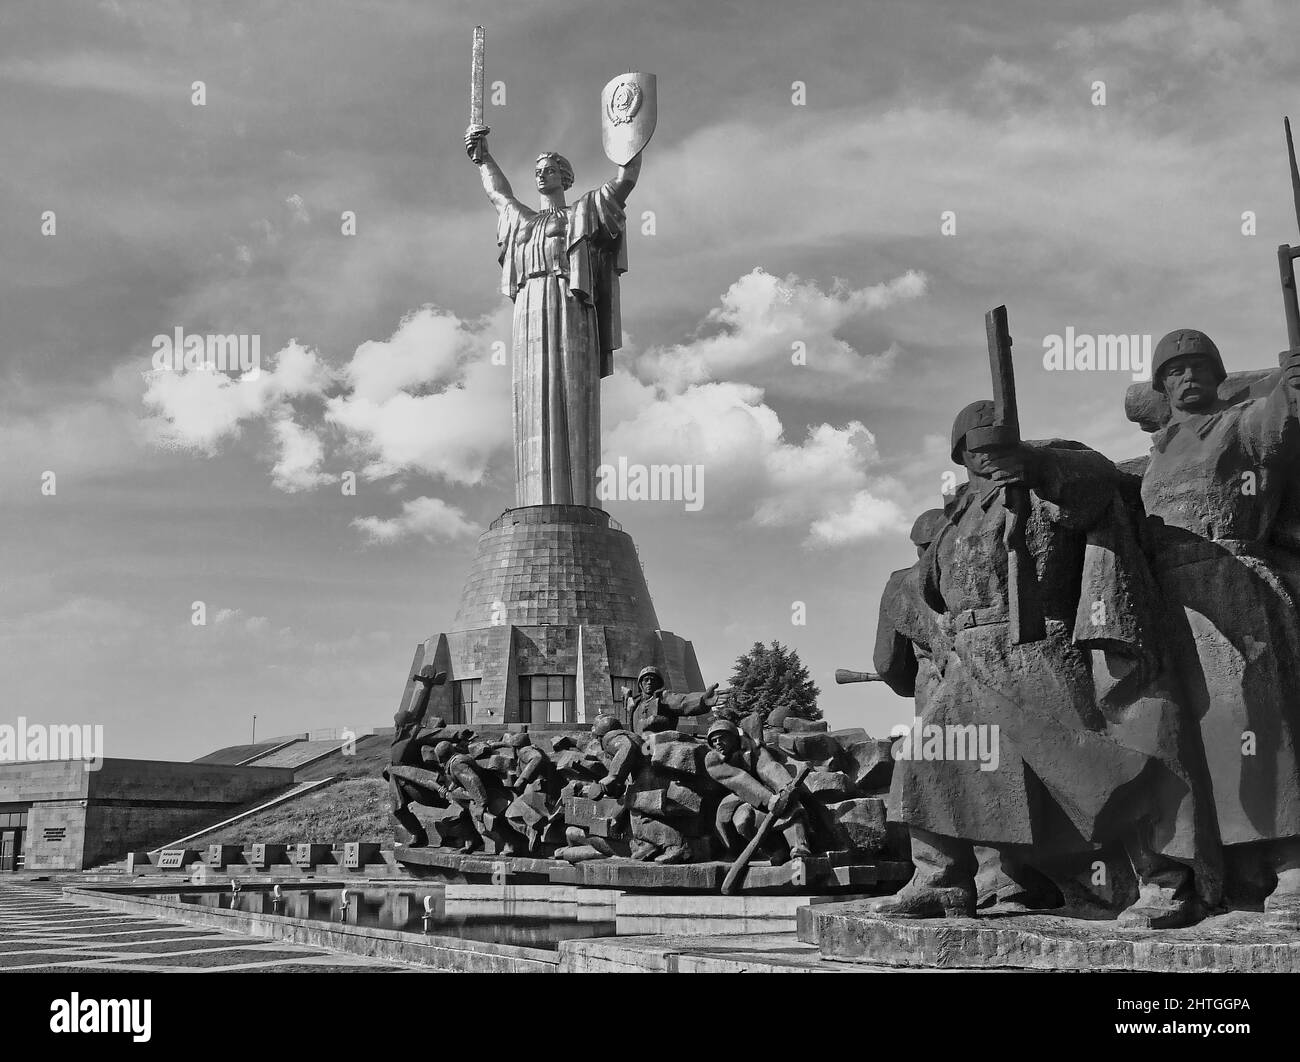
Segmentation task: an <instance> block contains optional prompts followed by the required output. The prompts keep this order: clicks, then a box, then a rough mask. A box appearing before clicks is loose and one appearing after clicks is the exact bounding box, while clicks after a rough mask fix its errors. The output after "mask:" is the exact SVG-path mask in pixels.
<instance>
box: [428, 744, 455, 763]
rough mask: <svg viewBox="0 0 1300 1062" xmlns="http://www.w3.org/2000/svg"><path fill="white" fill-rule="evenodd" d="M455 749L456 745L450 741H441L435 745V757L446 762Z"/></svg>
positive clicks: (440, 761)
mask: <svg viewBox="0 0 1300 1062" xmlns="http://www.w3.org/2000/svg"><path fill="white" fill-rule="evenodd" d="M455 751H456V749H455V746H453V745H452V743H451V742H450V741H439V742H438V744H436V745H434V746H433V758H434V759H435V760H437V761H438V762H439V763H446V762H447V761H448V760H449V759H451V757H452V754H453V753H455Z"/></svg>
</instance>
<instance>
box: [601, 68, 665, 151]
mask: <svg viewBox="0 0 1300 1062" xmlns="http://www.w3.org/2000/svg"><path fill="white" fill-rule="evenodd" d="M600 114H601V128H600V132H601V139H602V140H603V142H604V145H605V154H606V156H607V157H608V158H609V160H610V162H613V163H614V164H615V165H618V166H626V165H627V164H628V163H629V162H631V161H632V159H633V157H634V156H635V155H636V153H637V152H638V151H640V150H641V149H642V148H643V147H645V146H646V144H648V143H649V142H650V137H651V136H653V135H654V131H655V122H656V121H657V120H658V118H659V106H658V99H657V97H656V92H655V76H654V74H635V73H630V74H619V75H618V77H616V78H614V79H613V80H612V81H610V83H609V84H608V85H606V86H605V88H604V90H603V91H602V92H601V94H600Z"/></svg>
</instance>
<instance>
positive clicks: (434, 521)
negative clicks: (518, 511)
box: [352, 498, 479, 545]
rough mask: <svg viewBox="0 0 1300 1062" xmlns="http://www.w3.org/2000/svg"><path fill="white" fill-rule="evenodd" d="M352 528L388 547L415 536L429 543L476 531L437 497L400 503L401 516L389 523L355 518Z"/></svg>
mask: <svg viewBox="0 0 1300 1062" xmlns="http://www.w3.org/2000/svg"><path fill="white" fill-rule="evenodd" d="M352 526H353V527H355V528H358V529H359V530H361V531H362V532H364V533H365V535H366V537H367V538H368V539H369V540H370V541H371V542H372V543H375V544H377V545H390V544H391V543H394V542H400V541H401V540H403V539H406V538H410V537H412V536H413V535H419V536H421V537H423V538H426V539H428V540H429V541H430V542H432V541H435V540H437V539H455V538H464V537H466V536H469V535H474V534H477V533H478V531H479V528H477V527H475V526H474V525H473V524H471V523H470V522H469V521H468V520H466V519H465V514H464V513H462V512H461V511H460V510H459V509H457V508H455V507H454V506H451V505H448V504H447V503H446V502H444V501H443V500H442V499H441V498H415V499H413V500H411V501H407V502H403V503H402V515H401V516H397V517H394V518H393V519H391V520H384V519H381V518H380V517H377V516H363V517H358V518H357V519H355V520H353V521H352Z"/></svg>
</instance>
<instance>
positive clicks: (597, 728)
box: [591, 715, 623, 741]
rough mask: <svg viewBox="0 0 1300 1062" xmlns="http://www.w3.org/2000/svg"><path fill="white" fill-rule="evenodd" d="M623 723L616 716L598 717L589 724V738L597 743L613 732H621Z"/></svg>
mask: <svg viewBox="0 0 1300 1062" xmlns="http://www.w3.org/2000/svg"><path fill="white" fill-rule="evenodd" d="M622 729H623V723H622V722H621V721H620V720H619V718H618V717H617V716H613V715H598V716H596V718H595V720H594V721H593V722H592V724H591V736H592V737H594V738H595V739H596V740H597V741H599V740H600V739H601V738H603V737H604V736H605V735H606V734H609V733H612V732H613V731H615V730H622Z"/></svg>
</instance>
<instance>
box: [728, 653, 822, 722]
mask: <svg viewBox="0 0 1300 1062" xmlns="http://www.w3.org/2000/svg"><path fill="white" fill-rule="evenodd" d="M820 693H821V690H819V689H818V688H817V686H816V685H815V684H814V683H813V680H812V679H811V678H810V677H809V676H808V669H807V668H806V667H804V665H803V662H802V661H801V660H800V659H799V654H798V653H797V652H796V651H795V650H793V649H790V648H787V647H786V646H784V645H782V644H781V643H780V642H778V641H773V642H772V644H771V645H770V646H765V645H764V644H763V643H762V642H755V643H754V646H753V648H752V649H750V650H749V652H747V653H745V654H744V655H743V656H741V657H739V658H737V660H736V665H735V667H734V668H733V669H732V673H731V696H730V698H729V700H728V704H727V707H728V708H730V709H731V711H732V712H733V713H734V714H735V715H736V716H745V715H748V714H749V713H751V712H758V713H759V714H760V715H761V716H762V717H763V718H764V719H766V718H767V717H768V716H769V715H771V714H772V713H773V712H775V711H777V710H778V709H781V710H783V713H782V714H783V715H793V716H797V717H798V718H800V719H820V718H821V717H822V711H821V709H820V708H818V707H817V696H818V694H820Z"/></svg>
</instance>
